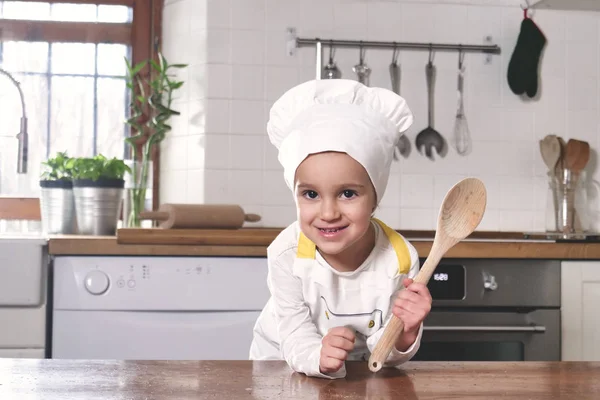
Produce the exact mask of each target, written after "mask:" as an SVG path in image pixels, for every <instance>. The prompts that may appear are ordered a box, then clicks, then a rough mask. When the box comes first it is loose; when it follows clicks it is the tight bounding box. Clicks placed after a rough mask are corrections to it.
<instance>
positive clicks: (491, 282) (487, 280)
mask: <svg viewBox="0 0 600 400" xmlns="http://www.w3.org/2000/svg"><path fill="white" fill-rule="evenodd" d="M483 287H484V288H485V289H486V290H496V289H498V284H497V283H496V277H495V276H494V275H489V274H485V275H484V277H483Z"/></svg>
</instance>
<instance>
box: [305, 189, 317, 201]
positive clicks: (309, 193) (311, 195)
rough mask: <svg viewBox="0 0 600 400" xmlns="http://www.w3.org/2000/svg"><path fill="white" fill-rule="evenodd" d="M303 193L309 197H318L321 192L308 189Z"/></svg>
mask: <svg viewBox="0 0 600 400" xmlns="http://www.w3.org/2000/svg"><path fill="white" fill-rule="evenodd" d="M302 195H303V196H304V197H307V198H309V199H316V198H317V197H318V196H319V194H318V193H317V192H315V191H314V190H307V191H305V192H304V193H303V194H302Z"/></svg>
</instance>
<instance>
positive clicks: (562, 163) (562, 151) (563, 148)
mask: <svg viewBox="0 0 600 400" xmlns="http://www.w3.org/2000/svg"><path fill="white" fill-rule="evenodd" d="M557 138H558V143H560V157H559V159H558V162H557V163H556V167H555V168H554V174H555V175H556V176H561V174H562V170H563V169H564V168H565V153H566V152H567V142H565V139H563V138H562V137H560V136H557Z"/></svg>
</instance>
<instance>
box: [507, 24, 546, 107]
mask: <svg viewBox="0 0 600 400" xmlns="http://www.w3.org/2000/svg"><path fill="white" fill-rule="evenodd" d="M545 45H546V37H545V36H544V34H543V33H542V31H540V29H539V28H538V26H537V25H536V24H535V22H533V21H532V20H531V18H527V17H526V18H524V19H523V21H522V22H521V31H520V32H519V37H518V38H517V45H516V46H515V49H514V51H513V54H512V57H511V59H510V62H509V63H508V86H509V87H510V90H512V92H513V93H514V94H517V95H521V94H523V93H527V96H529V97H534V96H535V95H536V93H537V90H538V66H539V61H540V56H541V54H542V50H543V48H544V46H545Z"/></svg>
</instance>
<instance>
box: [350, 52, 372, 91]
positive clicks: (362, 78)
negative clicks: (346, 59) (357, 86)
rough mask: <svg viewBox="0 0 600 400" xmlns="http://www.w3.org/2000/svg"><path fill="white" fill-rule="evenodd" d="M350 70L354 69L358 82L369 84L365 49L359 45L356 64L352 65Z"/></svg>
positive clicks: (369, 72)
mask: <svg viewBox="0 0 600 400" xmlns="http://www.w3.org/2000/svg"><path fill="white" fill-rule="evenodd" d="M352 71H354V73H355V74H356V76H357V78H358V81H359V82H360V83H362V84H363V85H366V86H369V75H371V68H369V67H368V66H367V65H366V64H365V50H364V49H363V47H362V46H360V56H359V61H358V64H356V65H355V66H354V67H352Z"/></svg>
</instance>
